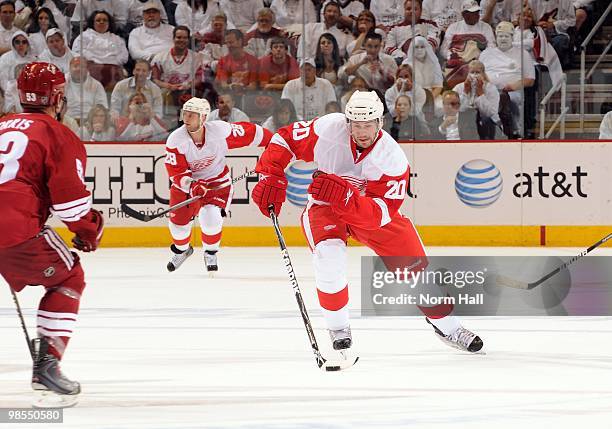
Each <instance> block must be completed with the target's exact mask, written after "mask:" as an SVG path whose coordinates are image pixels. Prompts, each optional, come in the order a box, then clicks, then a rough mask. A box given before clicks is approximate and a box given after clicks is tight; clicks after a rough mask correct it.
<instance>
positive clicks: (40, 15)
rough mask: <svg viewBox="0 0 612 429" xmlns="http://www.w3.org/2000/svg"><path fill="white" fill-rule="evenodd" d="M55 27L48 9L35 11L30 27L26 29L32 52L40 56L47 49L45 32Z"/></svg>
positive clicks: (55, 24) (42, 8)
mask: <svg viewBox="0 0 612 429" xmlns="http://www.w3.org/2000/svg"><path fill="white" fill-rule="evenodd" d="M57 27H58V25H57V23H56V22H55V18H54V17H53V14H52V13H51V11H50V10H49V9H48V8H46V7H41V8H39V9H37V10H36V12H35V13H34V15H32V17H31V20H30V25H28V28H27V32H28V39H29V40H30V46H31V47H32V52H34V53H35V54H36V55H40V54H41V53H42V52H43V51H44V50H45V49H46V48H47V41H46V40H45V35H46V34H47V31H49V29H51V28H57Z"/></svg>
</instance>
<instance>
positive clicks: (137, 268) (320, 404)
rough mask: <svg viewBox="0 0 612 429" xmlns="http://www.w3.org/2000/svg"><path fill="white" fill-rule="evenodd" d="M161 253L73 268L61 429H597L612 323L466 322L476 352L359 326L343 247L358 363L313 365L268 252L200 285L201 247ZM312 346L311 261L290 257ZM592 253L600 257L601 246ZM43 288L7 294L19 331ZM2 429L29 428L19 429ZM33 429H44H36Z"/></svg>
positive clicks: (128, 253)
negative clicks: (81, 277)
mask: <svg viewBox="0 0 612 429" xmlns="http://www.w3.org/2000/svg"><path fill="white" fill-rule="evenodd" d="M580 250H581V249H524V248H521V249H509V248H503V249H491V248H480V249H479V248H429V249H428V251H429V253H430V254H432V255H442V254H445V255H446V254H448V255H458V254H472V255H492V254H506V255H517V254H527V253H529V254H538V255H543V254H556V255H574V254H577V253H578V252H579V251H580ZM168 253H169V251H168V250H167V249H162V248H158V249H101V250H99V251H98V252H97V253H95V254H92V255H85V256H84V257H83V265H84V267H85V270H86V275H87V282H88V287H87V289H86V290H85V293H84V295H83V299H82V304H81V312H80V317H79V321H78V325H77V332H76V334H75V336H74V337H73V338H72V340H71V343H70V347H69V349H68V351H67V353H66V356H65V358H64V361H63V369H64V371H65V373H66V374H67V375H68V376H69V377H71V378H73V379H76V380H79V381H80V382H81V383H82V387H83V394H82V395H81V399H80V402H79V404H78V405H77V406H76V407H75V408H71V409H67V410H65V412H64V423H63V424H61V425H59V424H58V425H48V426H47V427H49V428H52V427H61V428H78V429H87V428H108V429H120V428H147V429H156V428H181V429H191V428H207V429H208V428H210V429H215V428H239V429H310V428H312V429H345V428H346V429H348V428H356V429H361V428H372V429H391V428H393V429H400V428H485V427H486V428H496V429H498V428H512V429H516V428H519V427H525V428H555V429H558V428H576V427H580V428H589V429H594V428H609V427H610V425H611V424H612V423H610V422H612V318H610V317H606V318H604V317H531V318H509V317H505V318H504V317H496V318H485V317H481V318H469V319H463V322H464V325H465V326H466V327H468V328H471V329H472V330H474V331H475V332H477V333H478V334H479V335H480V336H481V337H482V338H483V339H484V341H485V350H486V355H467V354H463V353H461V352H458V351H455V350H453V349H450V348H448V347H447V346H445V345H443V344H442V343H441V342H440V341H439V340H438V339H437V338H436V336H435V334H434V333H433V330H432V329H431V327H430V326H428V325H427V324H426V323H425V321H424V319H423V318H401V317H393V318H380V317H378V318H361V317H360V314H359V272H360V260H359V256H361V255H367V254H369V252H368V250H367V249H365V248H350V250H349V273H350V274H349V281H350V285H351V304H350V305H351V309H352V312H351V315H352V329H353V339H354V341H355V347H354V348H355V350H358V351H359V355H360V356H361V360H360V361H359V362H358V363H357V364H356V365H355V366H354V367H353V368H350V369H348V370H346V371H343V372H341V373H323V372H321V371H320V370H319V369H318V368H317V367H316V365H315V360H314V357H313V356H312V353H311V351H310V346H309V344H308V341H307V337H306V333H305V331H304V327H303V324H302V321H301V319H300V317H299V314H298V311H297V306H296V303H295V299H294V297H293V294H292V290H291V288H290V286H289V284H288V280H287V275H286V272H285V271H284V268H283V265H282V263H281V259H280V256H279V252H278V249H276V248H225V249H222V251H221V252H220V254H219V264H220V269H221V271H220V274H218V275H217V277H216V278H215V279H209V278H208V277H207V275H206V274H205V272H204V268H203V263H202V252H201V249H198V251H197V252H196V253H195V254H194V256H192V257H191V258H190V259H189V260H188V261H187V262H186V263H185V265H183V266H182V267H181V268H180V270H179V271H177V272H175V273H172V274H170V273H168V272H166V269H165V264H166V261H167V257H168ZM290 253H291V257H292V259H293V264H294V266H295V270H296V273H297V276H298V279H299V281H300V286H301V289H302V293H303V295H304V298H305V301H306V303H307V306H308V308H309V311H310V315H311V318H312V321H313V325H314V327H315V332H316V334H317V337H318V340H319V343H320V346H321V348H322V349H323V350H324V351H328V350H329V349H330V348H331V345H330V341H329V339H328V336H327V333H326V332H325V330H324V323H323V319H322V317H321V315H320V314H319V312H318V304H317V301H316V293H315V289H314V277H313V274H312V269H311V258H310V254H309V252H308V250H307V249H305V248H292V249H290ZM596 253H597V254H600V255H601V254H612V252H611V251H610V249H601V250H598V251H597V252H596ZM0 282H2V286H1V287H0V289H1V292H0V338H1V339H2V344H1V347H0V356H1V363H0V408H2V407H28V406H30V404H31V399H32V392H31V390H30V386H29V379H30V376H31V363H30V357H29V355H28V352H27V349H26V345H25V341H24V339H23V334H22V333H21V329H20V326H19V320H18V318H17V316H16V314H15V309H14V306H13V303H12V299H11V296H10V293H9V291H8V288H7V287H6V285H5V284H4V283H3V281H2V280H0ZM41 293H42V289H41V288H26V290H24V291H23V292H22V293H20V294H19V296H20V300H21V304H22V306H23V307H24V309H25V313H26V317H27V321H28V325H29V328H30V332H31V333H33V332H34V329H35V317H34V314H35V308H36V306H37V305H38V300H39V298H40V296H41ZM0 427H16V428H22V429H23V428H26V427H28V425H25V424H19V425H2V424H0ZM29 427H41V425H32V426H29Z"/></svg>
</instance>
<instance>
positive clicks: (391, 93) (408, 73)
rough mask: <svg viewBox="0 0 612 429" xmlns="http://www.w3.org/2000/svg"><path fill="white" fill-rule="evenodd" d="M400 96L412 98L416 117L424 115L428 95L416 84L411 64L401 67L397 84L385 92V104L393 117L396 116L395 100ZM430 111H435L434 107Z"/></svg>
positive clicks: (396, 80)
mask: <svg viewBox="0 0 612 429" xmlns="http://www.w3.org/2000/svg"><path fill="white" fill-rule="evenodd" d="M400 95H406V96H408V97H410V101H411V105H412V106H414V109H415V115H418V116H421V115H422V114H423V113H424V109H425V103H426V102H427V93H426V92H425V90H424V89H423V88H422V87H421V86H420V85H419V84H418V82H414V77H413V71H412V67H411V66H410V64H401V65H400V66H399V68H398V69H397V76H396V78H395V83H394V84H393V85H391V87H389V89H387V91H386V92H385V104H386V105H387V109H389V113H391V115H393V114H395V112H394V109H395V100H397V97H399V96H400ZM432 103H433V100H432ZM430 110H432V111H433V105H432V106H430Z"/></svg>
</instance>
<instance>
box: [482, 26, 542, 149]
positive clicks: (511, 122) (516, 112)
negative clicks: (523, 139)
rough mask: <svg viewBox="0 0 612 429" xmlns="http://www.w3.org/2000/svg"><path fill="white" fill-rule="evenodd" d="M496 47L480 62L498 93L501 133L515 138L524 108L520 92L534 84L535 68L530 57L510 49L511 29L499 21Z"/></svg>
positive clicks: (516, 49)
mask: <svg viewBox="0 0 612 429" xmlns="http://www.w3.org/2000/svg"><path fill="white" fill-rule="evenodd" d="M495 33H496V36H497V47H490V48H487V49H485V50H484V51H483V52H482V54H480V61H482V63H483V64H484V66H485V69H486V70H487V76H488V77H489V79H490V80H491V83H493V84H494V85H495V86H496V87H497V89H498V90H499V91H500V96H501V101H500V112H499V116H500V118H501V121H502V124H503V127H504V133H505V134H506V135H507V136H508V138H516V137H518V135H519V133H520V131H519V120H520V117H521V110H522V106H523V89H524V88H528V87H531V86H533V84H534V83H535V64H534V61H533V59H532V58H531V56H530V55H529V53H528V52H527V51H526V50H524V49H522V48H521V47H520V46H512V39H513V34H514V26H513V25H512V23H510V22H506V21H502V22H500V23H499V24H498V25H497V28H496V29H495Z"/></svg>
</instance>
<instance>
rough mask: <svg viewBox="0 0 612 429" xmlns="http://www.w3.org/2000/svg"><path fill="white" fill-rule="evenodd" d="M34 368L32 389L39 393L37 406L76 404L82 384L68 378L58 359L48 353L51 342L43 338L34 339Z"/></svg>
mask: <svg viewBox="0 0 612 429" xmlns="http://www.w3.org/2000/svg"><path fill="white" fill-rule="evenodd" d="M32 349H33V350H34V355H35V358H34V369H33V371H32V389H34V390H35V391H37V392H38V393H39V398H38V400H37V401H36V402H35V403H34V406H35V407H37V408H56V407H71V406H73V405H74V404H76V402H77V399H78V396H77V395H78V394H79V393H81V385H80V384H79V383H78V382H76V381H72V380H70V379H69V378H67V377H66V376H65V375H64V374H62V371H61V369H60V365H59V361H58V359H57V358H56V357H55V356H54V355H52V354H50V353H48V350H49V343H48V342H47V340H46V339H45V338H44V337H43V338H36V339H34V340H32Z"/></svg>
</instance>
